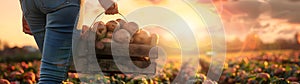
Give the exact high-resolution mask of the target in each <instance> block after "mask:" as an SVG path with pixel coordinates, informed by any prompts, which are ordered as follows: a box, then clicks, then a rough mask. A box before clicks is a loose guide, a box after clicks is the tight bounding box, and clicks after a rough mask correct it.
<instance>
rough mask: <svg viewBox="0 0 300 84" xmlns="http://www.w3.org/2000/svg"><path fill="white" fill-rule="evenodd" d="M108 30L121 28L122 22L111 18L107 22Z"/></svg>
mask: <svg viewBox="0 0 300 84" xmlns="http://www.w3.org/2000/svg"><path fill="white" fill-rule="evenodd" d="M106 28H107V31H110V32H113V31H114V30H115V29H119V28H120V24H119V23H118V22H117V21H114V20H111V21H109V22H107V23H106Z"/></svg>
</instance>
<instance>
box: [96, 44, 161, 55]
mask: <svg viewBox="0 0 300 84" xmlns="http://www.w3.org/2000/svg"><path fill="white" fill-rule="evenodd" d="M119 45H120V46H119ZM119 45H118V44H116V46H118V48H119V49H118V50H119V51H116V52H120V53H114V54H115V55H116V56H124V53H122V52H126V51H125V50H126V47H125V46H124V45H121V44H119ZM104 46H105V48H104V49H96V54H97V55H98V56H109V55H112V51H111V43H104ZM153 47H154V46H150V45H140V44H129V55H130V56H131V57H148V56H149V52H150V50H151V49H152V48H153ZM153 49H154V51H157V48H153ZM122 50H124V51H122ZM127 50H128V49H127ZM150 58H158V57H157V55H152V56H150Z"/></svg>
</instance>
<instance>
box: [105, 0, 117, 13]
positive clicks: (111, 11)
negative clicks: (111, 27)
mask: <svg viewBox="0 0 300 84" xmlns="http://www.w3.org/2000/svg"><path fill="white" fill-rule="evenodd" d="M118 13H119V10H118V4H117V3H113V4H112V5H111V6H110V7H109V8H108V9H107V10H105V14H108V15H113V14H118Z"/></svg>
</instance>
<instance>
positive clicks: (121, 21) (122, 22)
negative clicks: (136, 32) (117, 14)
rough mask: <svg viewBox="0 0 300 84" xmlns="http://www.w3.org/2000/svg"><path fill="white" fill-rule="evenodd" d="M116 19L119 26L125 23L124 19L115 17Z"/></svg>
mask: <svg viewBox="0 0 300 84" xmlns="http://www.w3.org/2000/svg"><path fill="white" fill-rule="evenodd" d="M116 21H117V22H119V24H120V27H122V26H123V25H124V24H125V23H126V21H125V20H123V19H116Z"/></svg>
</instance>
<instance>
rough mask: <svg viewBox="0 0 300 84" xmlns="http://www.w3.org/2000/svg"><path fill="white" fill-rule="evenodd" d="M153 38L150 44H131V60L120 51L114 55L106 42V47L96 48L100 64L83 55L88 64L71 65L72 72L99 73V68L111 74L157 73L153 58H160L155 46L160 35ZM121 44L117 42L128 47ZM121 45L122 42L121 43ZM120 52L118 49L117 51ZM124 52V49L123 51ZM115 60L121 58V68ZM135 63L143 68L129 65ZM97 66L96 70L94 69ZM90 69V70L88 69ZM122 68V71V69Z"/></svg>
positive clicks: (122, 47) (121, 48)
mask: <svg viewBox="0 0 300 84" xmlns="http://www.w3.org/2000/svg"><path fill="white" fill-rule="evenodd" d="M150 39H151V40H152V42H151V44H150V45H144V44H129V45H128V48H129V49H128V50H129V52H128V53H129V56H130V59H131V60H128V57H127V60H122V59H126V57H125V56H124V54H122V53H121V54H120V53H114V56H115V57H113V56H112V51H111V43H104V46H105V47H104V49H96V48H95V52H96V53H95V54H96V57H97V62H98V64H99V65H98V66H97V65H95V64H92V65H90V64H88V61H89V57H88V56H86V57H85V56H82V57H80V59H79V60H80V61H83V62H85V61H86V63H87V64H82V65H78V66H82V67H80V68H78V67H77V68H76V69H77V70H75V67H74V65H71V68H70V70H69V71H70V72H79V73H84V72H82V71H89V72H94V73H97V72H99V71H97V68H100V69H101V72H103V73H109V74H155V72H156V65H157V64H156V63H155V62H153V63H151V60H152V61H153V60H155V59H157V58H158V54H157V53H158V49H157V48H156V47H155V46H156V45H157V43H158V37H153V35H152V37H151V38H150ZM118 45H119V44H116V46H117V47H118V48H120V49H118V50H123V49H125V48H127V47H124V46H118ZM120 45H121V44H120ZM150 51H151V53H152V55H151V56H149V52H150ZM117 52H118V51H117ZM121 52H122V51H121ZM153 53H154V54H153ZM114 60H120V61H118V63H119V64H118V65H120V66H119V68H118V67H117V65H116V63H115V62H114ZM132 62H133V64H135V65H136V66H137V67H139V68H142V69H143V70H141V69H138V68H136V67H132V66H128V64H130V63H132ZM94 68H96V69H95V70H93V69H94ZM86 69H89V70H86ZM121 70H122V71H121Z"/></svg>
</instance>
